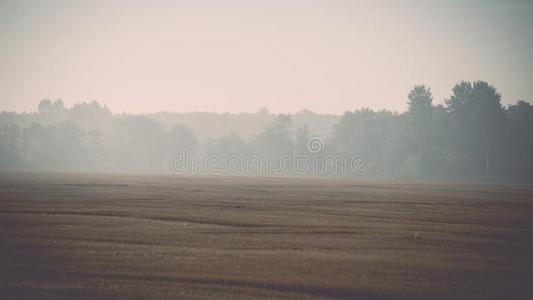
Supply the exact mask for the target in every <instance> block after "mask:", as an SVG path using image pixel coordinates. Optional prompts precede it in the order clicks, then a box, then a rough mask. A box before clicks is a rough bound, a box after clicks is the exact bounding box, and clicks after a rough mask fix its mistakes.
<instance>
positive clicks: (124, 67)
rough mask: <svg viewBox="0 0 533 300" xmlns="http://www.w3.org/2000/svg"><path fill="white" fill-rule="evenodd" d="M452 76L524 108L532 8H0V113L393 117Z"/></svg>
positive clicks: (415, 4) (289, 0)
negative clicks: (418, 89) (48, 102)
mask: <svg viewBox="0 0 533 300" xmlns="http://www.w3.org/2000/svg"><path fill="white" fill-rule="evenodd" d="M462 79H464V80H476V79H482V80H486V81H488V82H490V83H492V84H494V85H495V86H496V87H497V88H499V90H500V91H501V92H502V94H503V100H504V103H512V102H515V101H516V100H518V99H526V100H530V101H531V100H533V1H490V0H477V1H449V0H448V1H428V0H412V1H408V0H405V1H401V0H400V1H392V0H391V1H336V0H327V1H326V0H324V1H311V0H306V1H304V0H302V1H293V0H283V1H282V0H279V1H276V0H269V1H267V0H265V1H253V0H249V1H244V0H243V1H222V0H219V1H204V0H188V1H185V0H183V1H153V0H152V1H148V0H146V1H111V0H106V1H73V0H69V1H21V0H14V1H5V0H0V110H17V111H20V110H26V111H32V110H35V108H36V105H37V103H38V101H39V100H40V99H42V98H51V99H56V98H62V99H63V100H64V101H65V103H66V104H67V105H72V104H73V103H75V102H80V101H90V100H97V101H99V102H101V103H104V104H106V105H107V106H109V107H110V108H111V110H112V111H114V112H123V111H125V112H133V113H139V112H156V111H163V110H168V111H181V112H187V111H216V112H225V111H229V112H243V111H247V112H252V111H256V110H257V109H258V108H259V107H261V106H263V105H265V106H267V107H268V108H269V109H270V110H271V111H273V112H295V111H298V110H300V109H303V108H308V109H311V110H314V111H317V112H323V113H342V112H344V111H346V110H353V109H355V108H361V107H370V108H374V109H381V108H387V109H392V110H398V111H403V110H405V107H406V105H405V102H406V95H407V93H408V92H409V89H410V88H411V87H412V86H413V85H414V84H417V83H426V84H428V85H430V86H431V87H432V90H433V92H434V96H435V100H436V102H438V103H440V102H442V99H443V98H445V97H448V96H449V94H450V90H451V88H452V86H453V85H454V84H455V83H456V82H457V81H459V80H462Z"/></svg>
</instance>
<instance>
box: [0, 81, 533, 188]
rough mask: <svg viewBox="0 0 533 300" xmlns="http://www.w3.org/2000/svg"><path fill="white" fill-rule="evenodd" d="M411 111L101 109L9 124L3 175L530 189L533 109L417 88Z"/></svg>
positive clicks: (494, 95) (50, 110) (62, 111)
mask: <svg viewBox="0 0 533 300" xmlns="http://www.w3.org/2000/svg"><path fill="white" fill-rule="evenodd" d="M406 99H407V100H406V101H407V104H408V110H407V111H406V112H402V113H398V112H393V111H388V110H380V111H374V110H371V109H360V110H355V111H348V112H346V113H344V114H343V115H325V114H319V113H314V112H311V111H309V110H303V111H300V112H298V113H295V114H273V113H270V112H269V111H268V109H267V108H262V109H260V110H259V111H258V112H256V113H240V114H232V113H225V114H218V113H207V112H206V113H200V112H197V113H171V112H161V113H154V114H138V115H134V114H113V113H112V112H111V111H110V110H109V109H108V108H107V107H105V106H102V105H101V104H99V103H98V102H91V103H80V104H75V105H74V106H72V107H65V106H64V103H63V101H62V100H60V99H58V100H54V101H51V100H48V99H45V100H42V101H41V102H39V104H38V108H37V110H36V111H35V112H31V113H8V112H3V113H1V114H0V126H1V132H0V133H1V136H0V147H1V150H2V151H1V152H0V154H1V156H0V167H1V168H2V170H5V171H32V172H36V171H39V172H46V171H52V172H98V173H105V172H108V173H109V172H113V173H160V174H189V175H240V176H243V175H255V176H337V177H364V178H385V179H441V180H442V179H447V180H456V181H457V180H489V181H517V182H529V181H531V180H532V179H533V157H532V156H531V155H530V154H531V153H533V107H532V106H531V104H529V103H528V102H526V101H523V100H521V101H518V102H517V103H515V104H510V105H508V106H506V107H505V106H503V105H502V104H501V95H500V94H499V92H498V90H497V89H496V88H495V87H493V86H491V85H490V84H488V83H486V82H483V81H476V82H465V81H463V82H460V83H458V84H457V85H456V86H455V87H454V88H453V91H452V95H451V96H450V97H449V98H448V99H446V100H445V105H434V104H433V96H432V93H431V89H430V88H429V87H427V86H424V85H417V86H415V87H414V88H413V89H412V90H411V91H410V92H409V93H408V95H406Z"/></svg>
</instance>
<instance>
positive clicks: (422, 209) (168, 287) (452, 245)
mask: <svg viewBox="0 0 533 300" xmlns="http://www.w3.org/2000/svg"><path fill="white" fill-rule="evenodd" d="M206 298H207V299H272V298H290V299H533V186H531V185H503V184H499V185H496V184H480V183H471V184H469V183H432V182H386V181H364V180H356V179H305V178H259V177H256V178H245V177H181V176H157V175H139V176H126V175H81V174H3V175H0V299H206Z"/></svg>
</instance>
